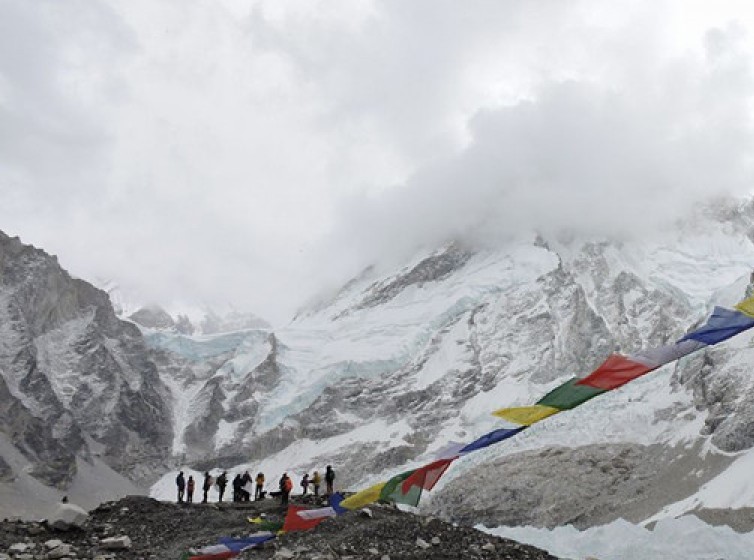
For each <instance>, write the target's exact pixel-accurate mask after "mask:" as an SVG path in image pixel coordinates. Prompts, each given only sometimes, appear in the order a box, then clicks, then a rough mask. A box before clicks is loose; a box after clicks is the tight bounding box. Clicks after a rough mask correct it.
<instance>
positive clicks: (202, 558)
mask: <svg viewBox="0 0 754 560" xmlns="http://www.w3.org/2000/svg"><path fill="white" fill-rule="evenodd" d="M234 556H238V552H233V551H232V550H229V551H228V552H218V553H217V554H200V555H199V556H189V560H225V559H226V558H233V557H234Z"/></svg>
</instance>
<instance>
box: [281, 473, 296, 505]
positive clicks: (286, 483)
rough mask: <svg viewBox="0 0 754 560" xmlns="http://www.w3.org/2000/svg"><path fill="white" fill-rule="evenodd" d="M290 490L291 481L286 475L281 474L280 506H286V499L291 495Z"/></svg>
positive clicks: (291, 488)
mask: <svg viewBox="0 0 754 560" xmlns="http://www.w3.org/2000/svg"><path fill="white" fill-rule="evenodd" d="M291 490H293V481H292V480H291V479H290V477H289V476H288V473H283V476H282V477H281V478H280V505H281V506H287V505H288V497H289V496H290V495H291Z"/></svg>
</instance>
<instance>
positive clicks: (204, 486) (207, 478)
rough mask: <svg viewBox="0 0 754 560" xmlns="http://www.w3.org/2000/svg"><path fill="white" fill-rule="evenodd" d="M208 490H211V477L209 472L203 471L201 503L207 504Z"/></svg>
mask: <svg viewBox="0 0 754 560" xmlns="http://www.w3.org/2000/svg"><path fill="white" fill-rule="evenodd" d="M210 488H212V477H211V476H210V474H209V472H207V471H204V484H202V491H203V492H204V496H203V497H202V503H203V504H206V503H207V493H208V492H209V490H210Z"/></svg>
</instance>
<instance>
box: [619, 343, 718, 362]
mask: <svg viewBox="0 0 754 560" xmlns="http://www.w3.org/2000/svg"><path fill="white" fill-rule="evenodd" d="M705 346H707V345H706V344H705V343H704V342H699V341H698V340H681V341H679V342H676V343H675V344H668V345H667V346H657V347H655V348H647V349H646V350H639V351H638V352H637V353H636V354H630V355H629V356H628V358H629V359H630V360H633V361H634V362H640V363H642V364H644V365H645V366H655V367H660V366H664V365H665V364H669V363H670V362H674V361H676V360H679V359H681V358H683V357H684V356H687V355H689V354H691V353H692V352H696V351H697V350H699V349H701V348H704V347H705Z"/></svg>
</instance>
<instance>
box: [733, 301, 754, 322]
mask: <svg viewBox="0 0 754 560" xmlns="http://www.w3.org/2000/svg"><path fill="white" fill-rule="evenodd" d="M736 309H738V310H739V311H740V312H741V313H745V314H746V315H748V316H749V317H754V297H750V298H747V299H745V300H743V301H742V302H740V303H739V304H737V305H736Z"/></svg>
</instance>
